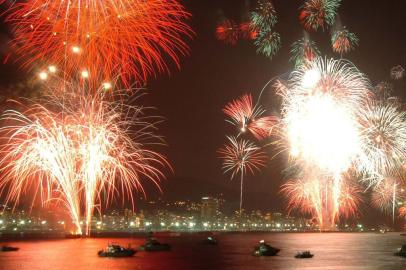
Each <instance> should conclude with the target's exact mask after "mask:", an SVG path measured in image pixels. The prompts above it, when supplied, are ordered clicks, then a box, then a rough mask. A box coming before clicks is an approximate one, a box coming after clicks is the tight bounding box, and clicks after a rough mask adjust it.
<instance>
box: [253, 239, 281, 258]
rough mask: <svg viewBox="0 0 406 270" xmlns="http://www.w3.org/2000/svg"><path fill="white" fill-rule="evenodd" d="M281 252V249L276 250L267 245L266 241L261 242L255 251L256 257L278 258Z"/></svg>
mask: <svg viewBox="0 0 406 270" xmlns="http://www.w3.org/2000/svg"><path fill="white" fill-rule="evenodd" d="M279 251H281V250H280V249H279V248H275V247H273V246H271V245H269V244H267V243H265V241H264V240H261V241H260V242H259V245H258V246H256V247H255V249H254V253H253V255H254V256H258V257H261V256H276V254H278V252H279Z"/></svg>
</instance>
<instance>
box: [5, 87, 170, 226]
mask: <svg viewBox="0 0 406 270" xmlns="http://www.w3.org/2000/svg"><path fill="white" fill-rule="evenodd" d="M72 92H75V91H72ZM52 103H53V107H54V108H55V107H56V108H59V111H60V112H59V113H52V112H51V111H49V110H47V109H46V108H45V107H43V106H41V105H37V104H36V105H34V106H32V107H31V108H29V109H28V110H26V111H25V112H24V113H20V112H17V111H8V112H6V113H5V114H4V116H3V119H5V120H7V125H6V126H5V127H3V128H2V129H1V131H2V133H3V140H5V141H6V143H5V144H4V146H3V147H2V149H1V153H2V156H3V158H2V159H1V163H0V164H1V169H2V172H3V177H2V178H1V182H0V183H1V185H0V187H2V188H3V189H4V188H6V187H8V188H9V192H8V198H7V200H8V201H10V200H13V201H15V202H16V203H17V202H18V201H19V198H20V196H21V194H23V193H24V192H28V189H29V187H30V186H31V185H33V183H38V185H37V187H38V188H37V190H38V191H39V192H40V193H41V194H46V195H47V197H46V199H45V200H43V201H49V200H52V199H55V197H54V195H53V194H54V193H57V194H59V196H58V197H56V198H57V199H58V200H59V201H62V202H64V203H65V205H66V207H67V209H68V210H69V212H70V214H71V217H72V219H73V221H74V223H75V225H76V227H77V231H78V232H81V227H80V225H79V218H80V216H81V215H80V205H81V204H83V205H85V219H86V224H87V226H86V233H87V234H89V233H90V225H91V219H92V216H93V212H94V209H95V207H96V203H97V205H101V204H102V202H103V201H104V199H105V200H106V202H107V203H108V202H110V201H111V200H112V199H113V198H114V197H115V194H116V193H120V194H127V196H128V198H129V199H130V200H131V202H134V198H133V190H140V191H142V192H144V190H143V187H142V184H141V180H142V179H149V180H151V181H152V182H153V183H155V184H156V185H157V186H158V182H159V180H160V179H162V178H164V174H163V172H162V168H164V167H167V166H169V164H168V162H167V161H166V159H165V158H164V157H163V156H162V155H161V154H159V153H157V152H155V151H153V150H150V149H148V145H150V144H156V139H159V137H157V136H155V135H154V134H153V131H154V129H155V124H154V123H150V118H147V117H145V116H143V112H144V108H143V107H137V106H127V105H123V104H122V103H121V102H109V101H106V99H105V97H104V92H103V91H97V92H96V94H94V95H93V96H82V95H73V94H72V95H71V96H65V97H64V102H63V103H58V100H55V99H54V100H52ZM158 187H159V186H158ZM123 198H124V197H123ZM81 199H83V201H81Z"/></svg>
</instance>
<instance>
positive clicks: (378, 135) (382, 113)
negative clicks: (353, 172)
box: [357, 101, 406, 186]
mask: <svg viewBox="0 0 406 270" xmlns="http://www.w3.org/2000/svg"><path fill="white" fill-rule="evenodd" d="M405 119H406V112H404V111H401V110H400V108H399V107H398V106H397V105H395V104H391V103H388V102H375V101H371V102H369V104H368V105H367V107H366V108H365V110H363V113H361V114H360V115H359V123H360V126H361V134H360V136H361V137H362V146H361V148H362V151H361V154H360V157H359V162H358V163H357V164H358V168H359V170H360V171H364V172H365V173H366V174H367V175H368V176H369V177H367V178H366V179H365V180H366V181H367V182H368V184H369V185H370V186H373V185H378V184H379V183H380V182H381V181H382V180H383V179H384V178H385V176H386V175H390V174H393V173H395V172H397V171H398V170H399V168H402V165H403V164H404V162H405V161H406V147H405V145H406V122H405V121H406V120H405Z"/></svg>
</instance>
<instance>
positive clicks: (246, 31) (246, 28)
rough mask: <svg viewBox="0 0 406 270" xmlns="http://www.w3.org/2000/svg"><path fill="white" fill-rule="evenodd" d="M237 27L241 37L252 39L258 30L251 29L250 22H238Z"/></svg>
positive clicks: (255, 36)
mask: <svg viewBox="0 0 406 270" xmlns="http://www.w3.org/2000/svg"><path fill="white" fill-rule="evenodd" d="M239 28H240V35H241V37H242V38H245V39H250V40H254V39H256V38H257V36H258V31H257V30H254V29H253V27H252V26H251V23H250V22H244V23H240V26H239Z"/></svg>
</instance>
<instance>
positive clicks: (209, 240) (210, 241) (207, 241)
mask: <svg viewBox="0 0 406 270" xmlns="http://www.w3.org/2000/svg"><path fill="white" fill-rule="evenodd" d="M203 244H204V245H213V246H217V244H218V241H217V239H215V238H214V237H212V236H209V237H207V238H206V239H204V240H203Z"/></svg>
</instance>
